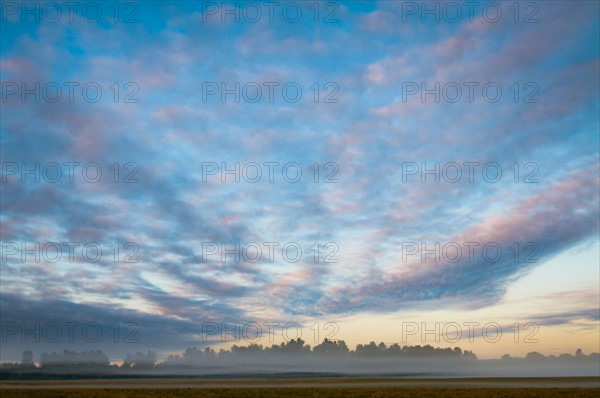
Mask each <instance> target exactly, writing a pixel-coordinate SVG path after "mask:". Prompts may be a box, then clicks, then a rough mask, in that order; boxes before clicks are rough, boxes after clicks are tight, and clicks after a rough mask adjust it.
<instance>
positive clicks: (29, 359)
mask: <svg viewBox="0 0 600 398" xmlns="http://www.w3.org/2000/svg"><path fill="white" fill-rule="evenodd" d="M21 365H23V366H33V352H31V351H23V357H22V359H21Z"/></svg>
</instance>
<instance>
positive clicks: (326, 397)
mask: <svg viewBox="0 0 600 398" xmlns="http://www.w3.org/2000/svg"><path fill="white" fill-rule="evenodd" d="M0 390H1V395H2V397H3V398H12V397H41V398H59V397H60V398H70V397H94V398H109V397H110V398H115V397H116V398H137V397H145V398H155V397H156V398H158V397H167V398H168V397H185V398H194V397H210V398H212V397H214V398H221V397H252V398H255V397H264V398H270V397H278V398H279V397H311V398H312V397H322V398H333V397H351V398H352V397H415V396H418V397H466V398H470V397H473V398H475V397H498V398H500V397H596V396H598V394H599V393H600V379H599V378H595V377H589V378H586V377H580V378H510V379H506V378H485V379H389V378H387V379H385V378H384V379H323V380H274V381H265V380H89V381H47V382H2V383H0Z"/></svg>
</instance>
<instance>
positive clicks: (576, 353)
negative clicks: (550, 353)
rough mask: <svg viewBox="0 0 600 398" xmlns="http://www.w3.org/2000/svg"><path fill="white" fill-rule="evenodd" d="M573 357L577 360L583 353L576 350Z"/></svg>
mask: <svg viewBox="0 0 600 398" xmlns="http://www.w3.org/2000/svg"><path fill="white" fill-rule="evenodd" d="M575 356H576V357H578V358H579V357H582V356H583V351H582V350H581V348H578V349H577V351H575Z"/></svg>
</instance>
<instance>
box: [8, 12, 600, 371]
mask: <svg viewBox="0 0 600 398" xmlns="http://www.w3.org/2000/svg"><path fill="white" fill-rule="evenodd" d="M465 4H466V5H465ZM515 4H516V6H515ZM69 7H70V6H68V5H66V4H65V3H62V2H55V3H46V2H26V3H21V2H9V1H2V9H1V12H2V14H1V17H2V24H1V35H0V36H1V39H0V44H1V49H0V69H1V71H0V80H1V83H2V87H1V93H0V94H1V95H2V99H1V103H0V105H1V108H2V118H1V121H0V129H1V138H0V143H1V148H0V154H1V156H2V159H1V162H2V165H1V166H2V169H1V171H2V181H1V186H0V188H1V190H0V193H1V200H0V209H1V215H0V238H1V249H2V253H1V254H2V258H1V262H0V271H1V281H0V292H1V294H0V310H1V318H2V319H1V324H2V325H1V326H2V341H1V344H0V347H1V348H2V349H1V352H0V360H2V361H17V360H20V358H21V353H22V351H24V350H27V349H31V350H33V351H34V355H35V358H36V360H37V358H39V354H40V353H41V352H43V351H47V352H51V351H62V350H63V349H64V348H68V349H76V350H89V349H102V350H103V351H104V352H105V353H106V354H107V355H108V356H109V358H111V360H121V359H122V358H123V357H124V356H125V353H127V352H136V351H146V350H156V351H157V353H158V354H159V358H164V357H165V356H166V355H168V354H170V353H177V352H181V351H183V350H184V349H185V348H187V347H192V346H198V347H205V346H208V345H210V346H211V347H228V346H230V345H231V344H233V343H237V344H242V345H244V344H245V345H247V344H250V343H252V342H258V343H260V344H263V345H270V344H272V343H279V342H282V341H285V340H289V339H290V338H295V337H302V339H304V340H305V341H306V342H307V343H308V344H310V345H312V346H314V345H316V344H318V342H320V341H321V340H322V339H323V338H325V337H328V338H332V339H342V340H345V341H346V342H347V343H348V345H349V346H350V347H352V348H353V347H354V346H355V345H356V344H358V343H368V342H370V341H372V340H373V341H376V342H380V341H383V342H385V343H389V344H391V343H395V342H398V343H403V344H431V345H434V346H442V347H445V346H452V347H454V346H459V347H461V348H463V349H470V350H473V351H475V353H476V354H477V355H478V356H479V357H480V358H498V357H500V356H501V355H503V354H505V353H508V354H510V355H513V356H523V355H525V354H526V353H528V352H530V351H538V352H541V353H544V354H560V353H563V352H568V353H574V352H575V350H576V349H577V348H581V349H583V351H584V352H586V353H590V352H598V351H600V346H599V345H600V323H599V322H600V287H599V285H600V270H599V264H600V258H599V254H598V253H599V243H598V242H599V239H598V237H599V216H600V198H599V195H600V194H599V192H600V177H599V176H600V171H599V167H600V164H599V145H600V144H599V118H598V115H599V111H600V109H599V108H600V101H599V98H600V97H599V91H600V80H599V76H600V73H599V68H600V62H599V59H600V58H599V55H600V54H599V48H600V45H599V44H600V43H599V37H600V32H599V29H600V28H599V27H600V24H599V20H600V6H599V3H598V2H596V1H569V2H567V1H548V2H520V3H513V2H486V1H481V2H476V3H474V2H467V3H464V4H463V2H450V3H436V2H428V3H422V2H403V1H373V2H371V1H360V2H358V1H355V2H346V1H344V2H342V1H340V2H312V1H295V2H279V3H277V4H275V3H273V2H228V3H225V2H202V1H194V2H191V1H177V2H171V3H169V2H161V1H148V2H121V3H114V2H83V1H82V2H80V4H79V5H78V6H77V7H76V8H74V9H70V8H69ZM236 325H237V326H236ZM259 331H260V333H259ZM471 337H472V338H471ZM236 338H238V339H239V340H240V342H236V341H235V340H236Z"/></svg>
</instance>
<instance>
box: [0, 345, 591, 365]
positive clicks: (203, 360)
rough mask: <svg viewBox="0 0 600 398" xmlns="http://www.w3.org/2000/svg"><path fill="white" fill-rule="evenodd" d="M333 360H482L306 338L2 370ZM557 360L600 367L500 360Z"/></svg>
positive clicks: (50, 356)
mask: <svg viewBox="0 0 600 398" xmlns="http://www.w3.org/2000/svg"><path fill="white" fill-rule="evenodd" d="M322 357H329V358H332V359H339V360H345V361H353V360H361V359H382V358H387V359H397V360H402V359H407V360H418V359H434V360H437V359H448V360H460V361H476V360H477V356H476V355H475V354H474V353H473V352H472V351H468V350H465V351H463V350H462V349H461V348H459V347H455V348H437V347H433V346H431V345H424V346H421V345H415V346H401V345H399V344H397V343H396V344H391V345H386V344H385V343H379V344H376V343H375V342H371V343H369V344H358V345H357V346H356V349H355V350H350V349H349V348H348V346H347V345H346V343H345V342H344V341H343V340H328V339H325V340H324V341H323V342H322V343H320V344H318V345H316V346H314V347H311V346H310V345H308V344H306V343H305V341H303V340H302V339H300V338H298V339H292V340H290V341H288V342H284V343H281V344H278V345H277V344H273V345H272V346H270V347H263V346H262V345H259V344H254V343H252V344H250V345H247V346H238V345H233V346H232V347H231V348H230V349H228V350H226V349H220V350H219V351H218V352H217V351H215V350H213V349H212V348H210V347H206V348H204V349H202V348H198V347H190V348H187V349H186V350H185V351H184V352H183V353H181V355H179V354H177V355H169V356H168V358H167V359H166V360H164V361H162V362H159V361H158V360H157V355H156V352H155V351H147V352H146V353H143V352H136V353H128V354H127V355H126V356H125V358H124V359H123V362H122V364H121V365H120V366H118V365H111V364H110V361H109V359H108V357H107V356H106V355H105V354H104V353H103V352H102V351H100V350H92V351H81V352H77V351H71V350H67V349H65V350H63V352H62V353H56V352H52V353H46V352H44V353H42V354H41V355H40V361H39V366H37V365H36V364H35V363H34V360H33V353H32V352H31V351H25V352H23V358H22V361H21V362H20V363H19V362H17V363H3V364H2V368H4V369H7V368H13V369H14V368H19V369H23V368H25V369H53V368H77V369H82V370H85V369H90V370H91V369H98V368H115V369H116V368H125V369H158V368H169V367H194V366H203V365H211V364H218V363H231V362H235V361H236V360H239V359H252V360H253V361H256V362H257V363H260V362H261V361H265V362H266V361H268V359H269V358H288V359H289V360H290V361H292V360H293V359H294V358H296V359H298V358H306V359H310V358H315V359H317V358H322ZM552 360H579V361H581V360H592V361H599V362H600V355H599V354H598V353H593V354H590V355H584V354H583V352H582V351H581V350H580V349H579V350H577V352H576V353H575V355H574V356H573V355H571V354H562V355H560V356H558V357H557V356H554V355H550V356H544V355H542V354H540V353H538V352H530V353H528V354H527V355H526V356H525V358H513V357H510V356H509V355H504V356H502V358H501V359H500V361H513V362H514V361H552Z"/></svg>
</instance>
